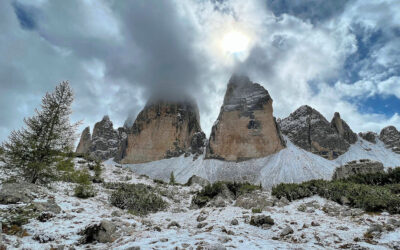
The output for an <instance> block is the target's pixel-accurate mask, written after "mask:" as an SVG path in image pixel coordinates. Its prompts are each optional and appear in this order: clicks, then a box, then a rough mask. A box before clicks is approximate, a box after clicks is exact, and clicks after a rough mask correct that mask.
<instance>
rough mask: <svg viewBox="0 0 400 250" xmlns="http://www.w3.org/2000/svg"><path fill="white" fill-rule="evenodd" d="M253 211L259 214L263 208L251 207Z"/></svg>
mask: <svg viewBox="0 0 400 250" xmlns="http://www.w3.org/2000/svg"><path fill="white" fill-rule="evenodd" d="M251 212H252V213H253V214H259V213H261V212H262V210H261V208H252V209H251Z"/></svg>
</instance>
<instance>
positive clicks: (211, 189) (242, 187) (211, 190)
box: [192, 181, 262, 207]
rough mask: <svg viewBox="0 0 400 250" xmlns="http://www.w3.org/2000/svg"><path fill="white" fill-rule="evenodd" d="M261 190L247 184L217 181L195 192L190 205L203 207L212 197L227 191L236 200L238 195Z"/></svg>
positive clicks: (256, 186)
mask: <svg viewBox="0 0 400 250" xmlns="http://www.w3.org/2000/svg"><path fill="white" fill-rule="evenodd" d="M261 188H262V187H261V186H258V185H252V184H250V183H247V182H244V183H241V182H226V181H218V182H215V183H213V184H210V185H207V186H205V187H204V188H203V189H202V190H200V191H199V192H197V194H196V195H195V196H194V197H193V199H192V203H193V204H195V205H197V206H199V207H204V206H205V205H206V204H207V203H208V202H209V201H211V200H212V199H213V198H214V197H216V196H218V195H220V194H222V193H223V192H224V190H227V191H228V192H229V193H231V194H232V196H233V197H234V198H236V197H238V196H239V195H242V194H245V193H249V192H252V191H255V190H259V189H261Z"/></svg>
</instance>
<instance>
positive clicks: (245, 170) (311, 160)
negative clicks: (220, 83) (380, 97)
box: [105, 137, 400, 188]
mask: <svg viewBox="0 0 400 250" xmlns="http://www.w3.org/2000/svg"><path fill="white" fill-rule="evenodd" d="M285 139H286V141H287V147H286V148H285V149H283V150H281V151H280V152H278V153H276V154H274V155H270V156H268V157H264V158H259V159H253V160H248V161H244V162H238V163H235V162H225V161H221V160H214V159H204V156H202V157H199V158H198V159H196V160H194V159H193V157H192V156H189V157H184V156H180V157H177V158H171V159H164V160H160V161H154V162H149V163H143V164H126V165H124V166H126V167H128V168H130V169H132V170H133V171H134V172H136V173H138V174H145V175H148V176H150V177H151V178H154V179H162V180H165V181H168V180H169V177H170V174H171V172H174V175H175V178H176V179H177V181H178V182H181V183H186V181H187V180H188V179H189V178H190V177H191V176H192V175H197V176H200V177H203V178H205V179H207V180H209V181H211V182H214V181H217V180H241V181H243V180H248V181H250V182H253V183H260V182H261V183H262V185H263V187H266V188H269V187H272V186H273V185H276V184H278V183H282V182H286V183H299V182H303V181H308V180H311V179H330V178H331V177H332V175H333V172H334V170H335V168H336V167H338V166H340V165H343V164H345V163H346V162H349V161H353V160H359V159H371V160H376V161H380V162H382V163H383V164H384V166H385V167H396V166H400V155H399V154H396V153H394V152H392V151H391V150H390V149H387V148H385V146H384V144H383V142H381V141H379V140H377V141H378V142H377V143H376V144H373V143H370V142H368V141H365V140H363V139H362V138H361V137H359V138H358V141H357V142H356V143H355V144H354V145H352V146H351V147H350V149H349V151H348V152H346V153H345V154H344V155H342V156H340V157H339V158H337V159H336V160H333V161H330V160H326V159H325V158H322V157H320V156H318V155H315V154H312V153H310V152H307V151H305V150H303V149H301V148H299V147H297V146H295V145H294V144H293V143H291V142H290V140H289V139H288V138H287V137H285ZM105 163H106V164H114V162H113V161H112V160H109V161H106V162H105Z"/></svg>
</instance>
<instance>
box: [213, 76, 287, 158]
mask: <svg viewBox="0 0 400 250" xmlns="http://www.w3.org/2000/svg"><path fill="white" fill-rule="evenodd" d="M284 147H285V142H284V140H283V139H282V137H281V136H280V133H279V128H278V126H277V123H276V121H275V119H274V117H273V108H272V98H271V97H270V95H269V93H268V91H267V90H265V89H264V88H263V87H262V86H261V85H260V84H257V83H253V82H251V81H250V80H249V78H248V77H246V76H239V75H233V76H232V77H231V78H230V80H229V83H228V87H227V90H226V93H225V97H224V102H223V105H222V107H221V110H220V114H219V116H218V119H217V121H216V122H215V123H214V125H213V127H212V130H211V135H210V139H209V142H208V145H207V149H206V158H215V159H221V160H225V161H243V160H248V159H252V158H259V157H265V156H268V155H271V154H274V153H277V152H279V151H280V150H281V149H283V148H284Z"/></svg>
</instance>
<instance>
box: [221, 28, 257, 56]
mask: <svg viewBox="0 0 400 250" xmlns="http://www.w3.org/2000/svg"><path fill="white" fill-rule="evenodd" d="M249 45H250V39H249V37H247V36H246V35H245V34H243V33H241V32H238V31H231V32H229V33H227V34H225V35H224V36H223V38H222V41H221V47H222V49H223V50H224V52H227V53H230V54H235V53H240V52H244V51H246V50H247V49H248V48H249Z"/></svg>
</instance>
